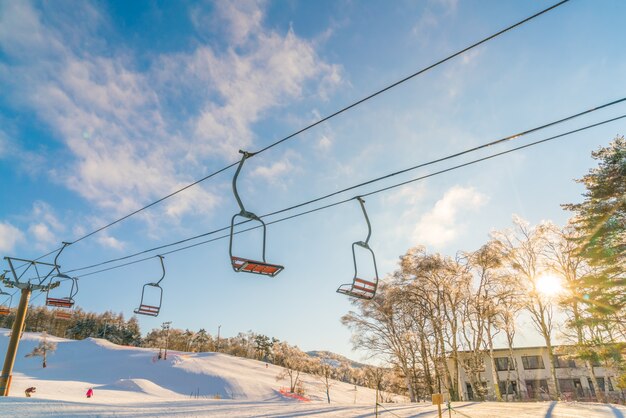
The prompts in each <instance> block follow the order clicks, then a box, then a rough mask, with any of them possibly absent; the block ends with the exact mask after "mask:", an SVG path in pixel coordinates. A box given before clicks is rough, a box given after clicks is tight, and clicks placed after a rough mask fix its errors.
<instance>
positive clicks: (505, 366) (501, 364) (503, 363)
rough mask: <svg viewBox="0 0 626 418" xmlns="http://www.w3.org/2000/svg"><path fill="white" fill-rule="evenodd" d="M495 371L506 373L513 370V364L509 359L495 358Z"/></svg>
mask: <svg viewBox="0 0 626 418" xmlns="http://www.w3.org/2000/svg"><path fill="white" fill-rule="evenodd" d="M494 360H495V362H496V370H497V371H499V372H506V371H507V370H515V364H514V363H513V362H512V361H511V359H510V358H509V357H496V358H495V359H494Z"/></svg>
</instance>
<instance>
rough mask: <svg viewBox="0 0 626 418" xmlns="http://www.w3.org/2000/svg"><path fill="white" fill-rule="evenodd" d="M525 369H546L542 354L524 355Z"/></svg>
mask: <svg viewBox="0 0 626 418" xmlns="http://www.w3.org/2000/svg"><path fill="white" fill-rule="evenodd" d="M522 364H523V365H524V370H535V369H545V368H546V367H545V366H544V365H543V358H542V357H541V356H522Z"/></svg>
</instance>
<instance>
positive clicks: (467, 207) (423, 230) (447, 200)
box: [413, 186, 488, 248]
mask: <svg viewBox="0 0 626 418" xmlns="http://www.w3.org/2000/svg"><path fill="white" fill-rule="evenodd" d="M487 200H488V199H487V196H485V195H484V194H482V193H480V192H478V191H476V190H475V189H474V188H472V187H460V186H454V187H452V188H451V189H449V190H448V191H447V192H446V193H445V194H444V195H443V197H442V198H441V199H440V200H438V201H437V202H436V203H435V205H434V207H433V208H432V209H431V210H430V211H428V212H427V213H425V214H424V215H423V216H422V217H421V218H420V220H419V221H418V222H417V224H416V225H415V228H414V230H413V240H414V242H415V243H417V244H421V245H427V246H433V247H435V248H441V247H443V246H444V245H446V244H448V243H450V242H451V241H453V240H454V239H456V238H457V237H458V236H459V235H460V234H461V233H462V231H463V229H464V227H465V224H464V222H463V221H462V220H461V217H460V212H462V211H463V212H466V211H474V210H476V209H479V208H480V207H482V206H483V205H484V204H485V203H486V202H487Z"/></svg>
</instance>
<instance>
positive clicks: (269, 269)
mask: <svg viewBox="0 0 626 418" xmlns="http://www.w3.org/2000/svg"><path fill="white" fill-rule="evenodd" d="M239 153H240V154H242V157H241V160H240V161H239V166H238V167H237V171H236V172H235V175H234V176H233V194H234V195H235V199H236V200H237V205H239V213H237V214H235V215H233V217H232V219H231V221H230V241H229V244H228V254H229V255H230V262H231V265H232V268H233V270H234V271H235V272H241V271H243V272H246V273H255V274H262V275H265V276H271V277H274V276H276V275H277V274H278V273H280V272H281V271H283V269H284V267H283V266H280V265H278V264H270V263H268V262H267V261H265V242H266V237H267V226H266V225H265V222H263V220H262V219H261V218H259V217H258V216H257V215H255V214H254V213H252V212H249V211H247V210H246V208H245V207H244V205H243V202H242V201H241V197H240V196H239V192H238V191H237V178H238V177H239V173H240V172H241V167H243V163H244V162H245V161H246V159H248V158H250V157H252V156H254V155H255V153H250V152H247V151H242V150H239ZM237 216H240V217H242V218H246V219H248V220H251V221H258V222H260V223H261V226H262V227H263V247H262V248H263V250H262V253H261V254H262V257H263V261H254V260H250V259H247V258H242V257H235V256H233V235H234V229H235V218H237Z"/></svg>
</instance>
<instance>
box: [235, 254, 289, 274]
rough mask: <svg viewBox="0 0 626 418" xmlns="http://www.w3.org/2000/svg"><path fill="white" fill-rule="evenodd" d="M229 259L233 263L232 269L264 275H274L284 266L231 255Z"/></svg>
mask: <svg viewBox="0 0 626 418" xmlns="http://www.w3.org/2000/svg"><path fill="white" fill-rule="evenodd" d="M230 260H231V262H232V265H233V270H235V271H237V272H240V271H245V272H246V273H256V274H263V275H266V276H272V277H274V276H276V275H277V274H278V273H280V272H281V271H282V270H283V269H284V267H283V266H279V265H277V264H270V263H263V262H261V261H254V260H248V259H246V258H241V257H234V256H231V257H230Z"/></svg>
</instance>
